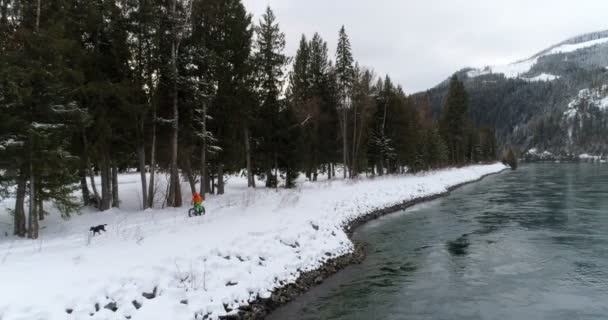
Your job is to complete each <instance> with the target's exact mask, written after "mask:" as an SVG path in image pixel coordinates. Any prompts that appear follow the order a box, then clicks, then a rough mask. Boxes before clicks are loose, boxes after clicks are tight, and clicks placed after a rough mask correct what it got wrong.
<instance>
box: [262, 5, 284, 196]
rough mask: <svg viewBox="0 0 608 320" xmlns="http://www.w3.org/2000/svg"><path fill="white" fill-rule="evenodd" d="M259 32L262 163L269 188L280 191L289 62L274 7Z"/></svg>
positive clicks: (267, 11)
mask: <svg viewBox="0 0 608 320" xmlns="http://www.w3.org/2000/svg"><path fill="white" fill-rule="evenodd" d="M255 32H256V41H255V63H256V65H257V67H258V72H257V75H258V96H259V101H260V103H261V106H260V117H261V119H264V123H263V124H261V125H262V128H260V131H259V132H260V135H261V139H262V145H261V147H260V149H261V150H260V152H261V158H262V159H261V162H262V166H263V170H264V171H265V173H266V186H267V187H276V186H277V182H278V166H279V163H278V162H279V156H280V152H281V151H282V150H284V149H283V148H281V145H280V140H281V139H280V134H281V133H283V134H284V132H281V127H282V126H283V125H284V124H282V123H281V112H282V111H283V110H284V107H283V106H282V101H281V100H280V94H281V89H282V86H283V81H284V79H283V78H284V70H283V69H284V67H285V66H286V65H287V63H288V62H289V59H288V58H287V56H285V54H284V53H283V51H284V50H285V34H284V33H282V32H281V31H280V29H279V25H278V23H277V22H276V17H275V16H274V13H273V12H272V10H271V9H270V7H268V8H266V12H265V13H264V15H263V16H262V19H261V20H260V22H259V24H258V25H257V26H256V28H255ZM273 168H274V170H273ZM273 171H274V172H273Z"/></svg>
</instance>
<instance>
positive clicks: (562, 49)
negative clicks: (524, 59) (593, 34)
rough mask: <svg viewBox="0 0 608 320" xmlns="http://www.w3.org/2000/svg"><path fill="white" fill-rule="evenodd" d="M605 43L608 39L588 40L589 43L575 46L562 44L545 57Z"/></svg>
mask: <svg viewBox="0 0 608 320" xmlns="http://www.w3.org/2000/svg"><path fill="white" fill-rule="evenodd" d="M606 42H608V38H601V39H595V40H590V41H586V42H581V43H575V44H562V45H560V46H557V47H555V48H553V49H551V50H549V52H547V53H546V54H545V55H551V54H558V53H569V52H574V51H577V50H581V49H586V48H590V47H594V46H597V45H600V44H604V43H606Z"/></svg>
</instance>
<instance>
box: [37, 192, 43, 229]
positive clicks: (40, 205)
mask: <svg viewBox="0 0 608 320" xmlns="http://www.w3.org/2000/svg"><path fill="white" fill-rule="evenodd" d="M36 205H37V206H38V209H37V210H38V220H40V221H42V220H44V203H43V201H42V199H40V190H38V200H36Z"/></svg>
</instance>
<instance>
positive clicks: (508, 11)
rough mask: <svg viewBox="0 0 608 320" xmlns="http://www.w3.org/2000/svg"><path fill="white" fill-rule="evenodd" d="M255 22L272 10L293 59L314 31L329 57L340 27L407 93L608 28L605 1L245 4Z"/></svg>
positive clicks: (259, 0)
mask: <svg viewBox="0 0 608 320" xmlns="http://www.w3.org/2000/svg"><path fill="white" fill-rule="evenodd" d="M243 1H244V3H245V6H246V7H247V9H248V10H249V11H250V12H252V13H253V14H254V21H255V22H256V23H257V21H258V20H259V17H260V15H261V13H262V12H263V11H264V9H265V7H266V6H267V5H270V6H271V7H272V9H273V10H274V12H275V14H276V15H277V18H278V21H279V24H280V26H281V29H282V30H283V32H285V34H286V36H287V53H288V54H289V55H291V56H293V55H294V54H295V52H296V49H297V45H298V42H299V40H300V36H301V35H302V33H305V34H306V35H307V36H308V37H309V38H310V36H312V34H313V33H314V32H319V33H320V34H321V36H322V37H323V38H324V39H325V40H326V41H327V42H328V44H329V46H330V54H331V57H332V59H333V57H334V54H335V43H336V39H337V37H338V30H339V28H340V26H341V25H342V24H344V25H345V26H346V30H347V32H348V34H349V36H350V38H351V44H352V47H353V54H354V57H355V59H356V60H357V61H359V62H360V63H361V64H362V65H364V66H367V67H371V68H373V69H374V70H375V71H376V73H377V74H381V75H383V74H387V73H388V74H389V75H390V76H391V78H393V80H394V82H397V83H399V84H401V85H402V86H403V87H404V89H405V90H406V92H407V93H412V92H417V91H420V90H425V89H428V88H430V87H433V86H434V85H436V84H437V83H439V82H440V81H442V80H444V79H445V78H446V77H448V76H449V75H450V74H452V73H453V72H455V71H457V70H459V69H460V68H462V67H465V66H474V67H480V66H485V65H491V64H501V63H509V62H513V61H515V60H519V59H522V58H527V57H529V56H531V55H533V54H535V53H536V52H538V51H540V50H542V49H544V48H546V47H548V46H550V45H552V44H555V43H557V42H560V41H563V40H565V39H567V38H569V37H571V36H575V35H578V34H581V33H587V32H593V31H600V30H605V29H608V0H579V1H576V0H509V1H503V0H243Z"/></svg>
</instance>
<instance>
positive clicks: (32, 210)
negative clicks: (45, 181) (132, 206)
mask: <svg viewBox="0 0 608 320" xmlns="http://www.w3.org/2000/svg"><path fill="white" fill-rule="evenodd" d="M39 28H40V0H38V1H36V27H35V29H34V31H35V33H38V30H39ZM30 130H31V128H30ZM33 144H34V135H33V133H32V132H30V134H29V159H28V160H29V174H30V206H29V219H28V230H27V234H28V237H29V238H30V239H37V238H38V217H37V212H36V175H35V173H34V146H33Z"/></svg>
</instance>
